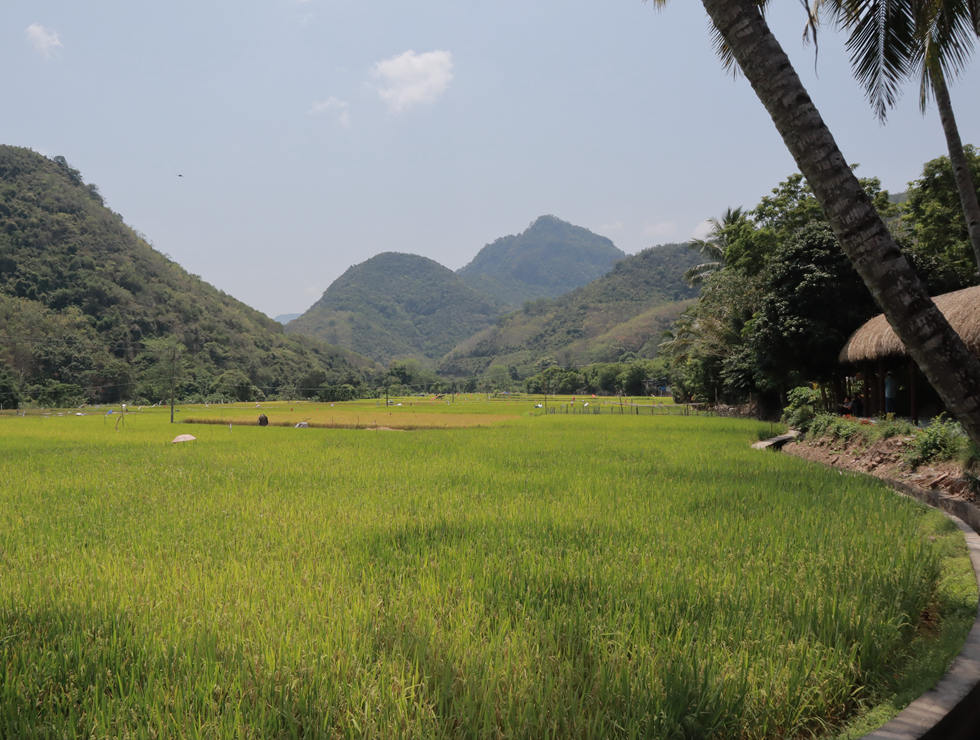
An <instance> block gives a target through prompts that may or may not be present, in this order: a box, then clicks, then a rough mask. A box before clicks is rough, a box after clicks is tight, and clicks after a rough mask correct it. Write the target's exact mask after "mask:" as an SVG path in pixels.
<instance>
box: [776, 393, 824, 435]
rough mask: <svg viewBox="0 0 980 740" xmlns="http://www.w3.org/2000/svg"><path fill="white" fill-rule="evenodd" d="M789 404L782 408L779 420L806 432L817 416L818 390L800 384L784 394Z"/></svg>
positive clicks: (818, 404) (818, 405)
mask: <svg viewBox="0 0 980 740" xmlns="http://www.w3.org/2000/svg"><path fill="white" fill-rule="evenodd" d="M786 397H787V400H788V401H789V404H788V405H787V406H786V408H785V409H783V417H782V419H781V421H782V422H783V423H784V424H786V425H788V426H789V427H791V428H793V429H799V430H800V431H801V432H806V431H807V430H808V429H809V428H810V424H811V423H812V422H813V420H814V418H815V417H816V416H817V409H818V408H819V407H820V405H821V404H820V391H818V390H817V389H816V388H811V387H810V386H808V385H801V386H798V387H796V388H794V389H793V390H791V391H790V392H789V393H787V394H786Z"/></svg>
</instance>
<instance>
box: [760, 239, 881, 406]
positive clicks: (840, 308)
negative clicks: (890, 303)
mask: <svg viewBox="0 0 980 740" xmlns="http://www.w3.org/2000/svg"><path fill="white" fill-rule="evenodd" d="M761 293H762V294H761V297H760V300H759V304H758V306H757V307H756V312H755V315H754V317H753V319H752V322H751V331H750V332H748V345H749V347H750V348H751V350H752V353H753V359H754V362H755V367H756V368H757V373H758V374H757V377H759V378H760V379H761V378H765V382H766V385H768V386H769V387H773V388H777V389H778V388H781V387H785V386H788V385H797V384H800V383H805V382H812V381H816V382H826V381H829V380H831V379H832V378H833V377H834V374H835V373H836V372H837V354H838V353H839V352H840V349H841V347H843V346H844V343H845V342H846V341H847V338H848V337H849V336H850V335H851V333H852V332H853V331H854V330H855V329H857V328H858V327H859V326H860V325H861V324H862V323H864V321H865V320H866V319H867V318H868V317H869V316H871V315H873V314H874V313H875V312H876V310H877V309H876V306H875V305H874V302H873V300H872V298H871V295H870V294H869V293H868V290H867V288H866V287H865V286H864V283H863V282H862V281H861V278H860V276H859V275H858V274H857V272H855V271H854V268H853V267H852V266H851V263H850V261H849V260H848V259H847V257H846V256H845V255H844V253H843V252H842V251H841V249H840V247H839V246H838V244H837V239H836V238H835V237H834V235H833V232H831V230H830V227H829V226H827V225H826V224H825V223H822V222H812V223H809V224H806V225H804V226H802V227H801V228H799V229H798V230H797V231H796V232H795V233H794V235H793V236H792V237H791V238H790V239H788V240H786V241H783V242H780V243H778V244H777V245H776V247H775V248H774V249H773V251H772V256H771V258H770V259H769V261H768V264H767V266H766V269H765V271H764V273H763V277H762V291H761Z"/></svg>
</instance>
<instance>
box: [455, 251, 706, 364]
mask: <svg viewBox="0 0 980 740" xmlns="http://www.w3.org/2000/svg"><path fill="white" fill-rule="evenodd" d="M697 261H698V259H697V257H696V255H694V254H692V252H691V250H690V249H689V248H688V247H687V246H686V245H683V244H672V245H662V246H659V247H652V248H650V249H647V250H644V251H642V252H640V253H639V254H636V255H633V256H630V257H627V258H625V259H623V260H621V261H620V262H618V263H616V266H615V267H613V269H612V270H611V271H610V272H609V273H608V274H606V275H604V276H603V277H601V278H599V279H597V280H594V281H593V282H591V283H589V284H588V285H586V286H584V287H582V288H578V289H577V290H574V291H572V292H571V293H568V294H566V295H563V296H561V297H560V298H556V299H552V300H547V301H545V300H538V301H534V302H530V303H528V304H526V305H525V307H524V308H523V309H522V310H520V311H516V312H514V313H511V314H508V315H507V316H504V317H503V318H501V319H500V320H499V321H498V322H497V323H496V325H494V326H491V327H489V328H487V329H485V330H483V331H482V332H480V333H478V334H476V335H475V336H473V337H471V338H469V339H467V340H466V341H464V342H462V343H460V344H459V345H458V346H457V347H455V348H454V349H453V351H452V352H451V353H450V354H449V355H447V356H446V357H445V358H443V360H442V361H441V362H440V363H439V372H440V373H441V374H443V375H447V376H452V377H460V376H470V375H477V376H479V375H481V374H483V373H484V372H485V371H486V369H487V368H489V367H490V366H491V365H493V364H497V365H503V366H505V367H508V368H509V367H511V366H513V367H514V368H515V369H516V371H517V375H518V377H519V378H526V377H528V376H530V375H533V374H534V373H536V372H538V371H539V370H541V367H538V366H537V364H538V362H539V361H540V360H542V359H543V358H547V357H550V358H552V359H553V360H554V361H555V362H557V363H558V364H561V365H565V366H579V367H581V366H583V365H588V364H591V363H595V362H622V361H629V360H632V359H634V358H635V357H641V358H651V357H653V356H655V355H656V353H657V344H658V338H659V337H660V335H661V334H662V333H663V332H664V330H666V329H667V328H668V327H669V326H670V324H671V322H673V321H674V320H675V319H676V318H677V316H678V315H679V314H680V312H681V311H682V310H683V308H684V307H685V306H686V304H682V303H678V301H682V300H685V299H689V298H691V297H693V296H695V295H697V290H696V289H695V288H691V287H689V286H687V285H686V284H685V283H684V281H683V275H684V273H685V272H686V271H687V270H688V269H689V268H690V267H691V266H692V265H694V264H695V263H696V262H697Z"/></svg>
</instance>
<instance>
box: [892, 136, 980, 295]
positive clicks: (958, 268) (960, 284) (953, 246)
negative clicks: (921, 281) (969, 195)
mask: <svg viewBox="0 0 980 740" xmlns="http://www.w3.org/2000/svg"><path fill="white" fill-rule="evenodd" d="M964 154H965V156H966V158H967V162H968V163H969V166H970V169H971V170H972V172H973V179H974V182H980V152H978V151H977V150H976V149H974V148H973V147H972V146H966V147H964ZM904 221H905V222H906V223H907V225H908V226H909V227H910V230H911V236H912V240H911V242H912V243H911V244H910V247H909V252H910V254H911V256H912V259H913V262H914V263H915V265H916V269H917V270H919V274H920V275H923V277H925V278H926V281H927V282H928V283H929V287H930V289H932V290H933V292H934V293H946V292H949V291H951V290H958V289H959V288H964V287H966V286H968V285H972V284H974V282H975V280H976V278H975V275H976V264H975V262H974V260H973V252H972V249H971V247H970V239H969V234H968V233H967V227H966V221H965V220H964V218H963V210H962V208H961V207H960V199H959V195H958V192H957V188H956V183H955V182H954V180H953V171H952V168H951V167H950V163H949V158H948V157H938V158H936V159H933V160H930V161H928V162H926V163H925V165H924V166H923V168H922V176H921V177H920V178H919V179H917V180H915V181H914V182H912V183H911V184H910V185H909V190H908V201H907V202H906V203H905V216H904ZM920 266H921V267H920Z"/></svg>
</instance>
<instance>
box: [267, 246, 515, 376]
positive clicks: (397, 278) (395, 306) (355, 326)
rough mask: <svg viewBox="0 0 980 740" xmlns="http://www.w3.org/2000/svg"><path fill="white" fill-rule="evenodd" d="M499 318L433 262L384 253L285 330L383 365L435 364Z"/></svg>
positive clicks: (493, 305)
mask: <svg viewBox="0 0 980 740" xmlns="http://www.w3.org/2000/svg"><path fill="white" fill-rule="evenodd" d="M499 314H500V307H499V305H498V304H497V302H496V301H495V300H493V299H490V298H487V297H486V296H483V295H481V294H479V293H477V292H476V291H475V290H473V289H472V288H470V287H469V286H468V285H466V284H465V283H464V282H463V280H462V279H461V278H460V277H459V276H458V275H456V274H455V273H453V272H452V270H449V269H448V268H446V267H443V266H442V265H440V264H438V263H437V262H435V261H434V260H431V259H429V258H427V257H420V256H418V255H414V254H399V253H395V252H384V253H382V254H379V255H377V256H375V257H372V258H371V259H369V260H367V261H366V262H362V263H361V264H359V265H354V266H353V267H351V268H349V269H348V270H347V271H346V272H345V273H344V274H343V275H341V276H340V277H339V278H337V279H336V280H335V281H334V282H333V283H332V284H331V285H330V286H329V287H328V288H327V290H326V291H325V292H324V294H323V296H322V297H321V298H320V300H318V301H317V302H316V303H315V304H313V306H311V307H310V308H309V309H308V310H307V311H306V313H304V314H303V315H302V316H300V317H299V318H297V319H295V320H293V321H291V322H290V323H289V325H288V327H287V332H289V333H290V334H303V335H306V336H310V337H315V338H317V339H320V340H321V341H325V342H329V343H331V344H334V345H337V346H340V347H346V348H347V349H350V350H353V351H358V352H362V353H364V354H366V355H369V356H370V357H371V358H372V359H374V360H376V361H378V362H383V363H388V362H391V361H392V360H394V359H396V358H397V359H403V358H409V357H413V358H416V359H420V360H426V359H428V360H434V359H438V358H439V357H442V355H444V354H445V353H446V352H448V351H449V350H450V349H452V348H453V347H454V346H455V345H456V344H457V343H458V342H461V341H462V340H464V339H466V338H467V337H469V336H471V335H472V334H474V333H476V332H477V331H479V330H480V329H483V328H484V327H486V326H489V325H490V324H491V323H492V322H493V320H494V319H495V318H496V317H497V316H498V315H499Z"/></svg>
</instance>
